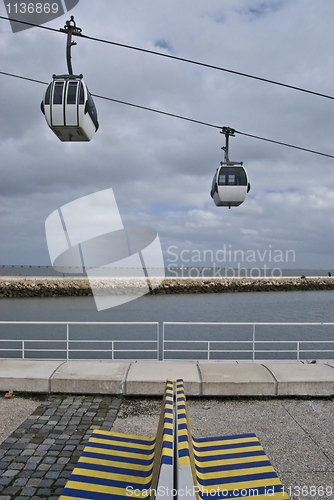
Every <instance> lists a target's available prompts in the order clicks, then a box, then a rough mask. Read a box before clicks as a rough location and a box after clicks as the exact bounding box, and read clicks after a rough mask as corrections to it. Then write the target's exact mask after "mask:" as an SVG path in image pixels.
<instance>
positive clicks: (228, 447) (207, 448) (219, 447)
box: [194, 442, 260, 455]
mask: <svg viewBox="0 0 334 500" xmlns="http://www.w3.org/2000/svg"><path fill="white" fill-rule="evenodd" d="M252 446H253V447H254V448H255V447H257V446H260V443H259V442H256V443H230V444H222V445H217V446H201V447H199V446H195V445H194V450H195V455H196V452H201V451H202V452H206V451H220V450H234V449H235V448H250V447H252Z"/></svg>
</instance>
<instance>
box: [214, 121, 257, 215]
mask: <svg viewBox="0 0 334 500" xmlns="http://www.w3.org/2000/svg"><path fill="white" fill-rule="evenodd" d="M234 132H235V130H234V129H230V128H229V127H224V128H223V131H222V133H223V134H225V136H226V146H225V147H223V148H222V149H223V150H224V151H225V160H224V161H222V162H220V167H219V168H218V169H217V171H216V173H215V175H214V177H213V181H212V187H211V192H210V195H211V197H212V198H213V201H214V202H215V204H216V205H217V207H229V208H231V207H238V206H239V205H241V203H243V202H244V201H245V199H246V196H247V193H248V192H249V190H250V183H249V182H248V176H247V172H246V170H245V168H244V166H243V162H232V161H229V159H228V138H229V136H230V135H232V136H233V137H234Z"/></svg>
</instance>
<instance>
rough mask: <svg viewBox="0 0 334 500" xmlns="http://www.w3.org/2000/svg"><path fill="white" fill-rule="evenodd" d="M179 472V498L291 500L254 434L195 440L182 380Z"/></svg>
mask: <svg viewBox="0 0 334 500" xmlns="http://www.w3.org/2000/svg"><path fill="white" fill-rule="evenodd" d="M176 432H177V440H176V442H177V444H176V450H175V451H176V455H177V459H176V468H177V478H176V484H177V490H178V493H179V496H186V497H187V500H195V499H196V500H209V499H210V500H218V499H224V498H256V499H266V500H269V499H270V498H274V499H275V500H278V499H283V498H284V499H285V498H289V497H288V495H287V494H286V492H285V491H284V487H283V485H282V483H281V481H280V480H279V478H278V476H277V474H276V472H275V470H274V468H273V466H272V465H271V463H270V461H269V459H268V457H267V456H266V454H265V452H264V449H263V448H262V446H261V444H260V442H259V440H258V438H257V437H256V435H255V434H240V435H235V436H220V437H213V438H201V439H195V438H194V437H193V436H192V435H191V430H190V423H189V417H188V411H187V404H186V398H185V393H184V386H183V380H178V381H177V394H176Z"/></svg>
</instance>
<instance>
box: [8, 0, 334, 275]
mask: <svg viewBox="0 0 334 500" xmlns="http://www.w3.org/2000/svg"><path fill="white" fill-rule="evenodd" d="M333 10H334V6H333V3H332V1H331V0H324V1H323V2H321V3H320V4H319V3H314V2H312V1H311V0H294V1H292V2H276V1H275V2H252V3H251V4H250V3H249V2H248V0H247V1H246V0H237V1H235V0H233V1H232V0H229V1H226V2H224V3H223V5H222V3H221V2H220V1H217V0H208V1H207V2H205V4H203V2H201V1H200V0H184V1H183V2H181V3H179V4H177V5H176V4H175V3H172V2H167V3H162V2H158V3H157V2H153V1H152V0H142V1H141V2H136V1H135V0H128V1H126V2H110V1H109V0H108V1H107V0H97V1H96V2H89V1H88V0H80V2H79V3H78V4H77V5H76V6H75V8H73V11H71V14H73V15H74V16H75V20H76V22H77V24H78V26H79V27H81V28H82V30H83V33H84V34H87V35H90V36H95V37H99V38H104V39H108V40H114V41H115V42H120V43H125V44H130V45H134V46H138V47H144V48H147V49H149V50H157V49H159V50H160V51H161V52H164V53H166V51H168V52H170V53H173V54H175V55H178V56H180V57H185V58H187V59H194V60H199V61H203V62H207V63H209V64H214V65H217V66H221V67H224V68H230V69H233V70H236V71H242V72H245V73H250V74H255V75H259V76H263V77H264V78H270V79H273V80H277V81H281V82H286V83H288V84H291V85H296V86H300V87H304V88H310V89H313V90H315V91H319V92H323V93H326V94H331V93H332V81H333V77H334V75H333V72H334V70H333V68H334V65H333V64H332V62H333V61H332V59H333V57H334V56H333V53H332V50H331V31H332V27H331V20H332V18H333ZM0 11H1V8H0ZM0 13H1V15H5V9H4V7H2V11H1V12H0ZM67 18H68V16H67V15H65V16H62V17H61V18H58V19H56V20H53V21H52V22H50V23H49V24H48V25H50V26H52V27H54V28H57V29H59V28H60V27H62V26H63V25H64V24H65V21H66V20H67ZM296 26H298V29H295V27H296ZM0 29H1V36H0V49H1V53H2V64H1V68H0V69H1V70H2V71H6V72H9V73H14V74H18V75H23V76H27V77H29V78H36V79H38V80H42V81H46V82H49V81H51V78H52V74H53V73H58V74H61V73H64V72H65V71H66V59H65V43H66V42H65V41H66V37H65V36H64V35H62V34H60V33H59V34H58V33H52V32H48V31H45V30H42V29H38V28H34V29H30V30H27V31H24V32H20V33H15V34H13V33H11V32H10V30H9V29H8V26H7V23H6V21H1V22H0ZM76 42H77V45H76V46H75V47H73V49H72V62H73V69H74V71H75V72H78V73H81V72H82V73H83V74H84V79H85V82H86V83H87V85H88V87H89V89H90V91H91V92H92V93H94V94H98V95H102V96H110V97H112V98H115V99H120V100H123V101H127V102H132V103H138V104H140V105H143V106H147V107H152V108H156V109H161V110H165V111H167V112H171V113H175V114H179V115H183V116H188V117H190V118H194V119H197V120H202V121H205V122H209V123H212V124H215V125H216V124H217V125H221V126H231V127H233V128H235V129H236V130H239V131H241V132H246V133H250V134H255V135H260V136H263V137H268V138H272V139H275V140H278V141H283V142H287V143H292V144H296V145H300V146H302V147H306V148H310V149H315V150H319V151H324V152H328V153H329V154H334V146H333V141H332V133H331V132H332V101H330V100H327V99H323V98H320V97H316V96H311V95H307V94H305V93H301V92H297V91H293V90H289V89H285V88H282V87H277V86H274V85H270V84H267V83H264V82H259V81H255V80H250V79H247V78H245V77H241V76H237V75H232V74H229V73H225V72H222V71H217V70H213V69H206V68H200V67H198V66H194V65H191V64H187V63H182V62H180V61H172V60H168V59H165V58H162V57H158V56H154V55H149V54H144V53H141V52H138V51H133V50H129V49H125V48H121V47H116V46H111V45H107V44H101V43H98V42H93V41H89V40H85V39H80V38H78V39H77V40H76ZM0 79H1V84H2V96H3V99H2V100H1V105H0V106H1V108H0V117H1V118H0V148H1V150H0V152H1V167H0V168H1V178H2V183H1V187H0V196H1V207H2V208H1V210H0V221H1V226H2V234H3V235H4V237H3V238H2V239H1V247H0V248H1V250H0V251H1V263H2V264H21V263H25V264H41V265H42V264H49V260H48V255H47V248H46V240H45V234H44V222H45V219H46V217H47V216H48V215H49V214H50V213H52V212H53V211H54V210H56V209H57V208H58V207H59V206H62V205H64V204H66V203H69V202H71V201H72V200H74V199H77V198H80V197H82V196H86V195H88V194H91V193H94V192H98V191H101V190H103V189H106V188H112V189H113V190H114V194H115V197H116V201H117V204H118V206H119V209H120V212H121V216H122V220H123V221H124V223H125V224H128V225H131V224H139V225H148V226H150V227H154V228H155V229H156V230H157V231H158V232H159V236H160V237H161V242H162V246H163V249H164V251H165V255H166V251H167V248H168V247H169V246H170V245H176V246H177V247H178V248H188V249H189V250H191V249H196V248H197V249H212V250H214V249H220V248H221V247H222V245H224V244H226V245H232V247H233V248H240V249H242V248H244V249H247V248H250V247H252V248H256V249H260V250H261V249H266V248H268V246H269V245H272V246H275V248H293V249H295V250H296V258H297V262H296V263H295V265H296V267H319V266H320V267H323V266H325V267H326V268H327V267H329V268H330V267H332V268H333V250H334V248H333V246H334V245H333V243H334V237H333V236H332V235H333V234H334V227H333V224H334V221H333V217H332V216H331V214H332V213H333V208H334V207H333V193H334V160H332V159H329V158H324V157H318V156H316V155H312V154H309V153H305V152H302V151H296V150H292V149H289V148H284V147H282V146H278V145H274V144H269V143H266V142H262V141H257V140H255V139H251V138H249V137H245V136H241V135H238V134H236V137H235V138H231V141H230V157H231V158H232V159H233V160H235V161H243V162H244V164H245V167H246V169H247V172H248V175H249V179H250V182H251V186H252V187H251V191H250V193H249V195H248V196H247V198H246V201H245V202H244V203H243V205H241V206H240V207H238V208H236V209H231V210H228V209H227V208H226V209H225V208H217V207H215V205H214V204H213V202H212V200H211V198H210V194H209V192H210V188H211V182H212V177H213V175H214V173H215V171H216V168H217V167H218V165H219V162H220V160H222V159H223V151H221V147H222V146H223V144H224V137H223V136H222V135H220V134H219V130H218V129H214V128H210V127H205V126H201V125H196V124H192V123H188V122H184V121H181V120H178V119H176V118H171V117H166V116H161V115H157V114H154V113H150V112H148V111H144V110H139V109H136V108H132V107H129V106H124V105H121V104H117V103H111V102H107V101H104V100H101V99H98V98H95V99H94V100H95V103H96V107H97V111H98V118H99V122H100V130H99V131H98V132H97V134H96V135H95V136H94V138H93V140H92V141H91V142H90V143H85V144H65V143H61V142H60V141H58V139H57V137H56V136H55V135H54V134H53V133H52V132H51V131H50V130H49V129H48V127H47V125H46V122H45V120H44V117H43V115H42V113H41V112H40V109H39V106H40V101H41V99H42V96H43V93H44V92H45V86H44V85H41V84H37V83H32V82H27V81H24V80H18V79H14V78H11V77H8V76H5V75H0ZM317 249H318V250H317Z"/></svg>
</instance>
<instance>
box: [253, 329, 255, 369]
mask: <svg viewBox="0 0 334 500" xmlns="http://www.w3.org/2000/svg"><path fill="white" fill-rule="evenodd" d="M254 361H255V323H253V363H254Z"/></svg>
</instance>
